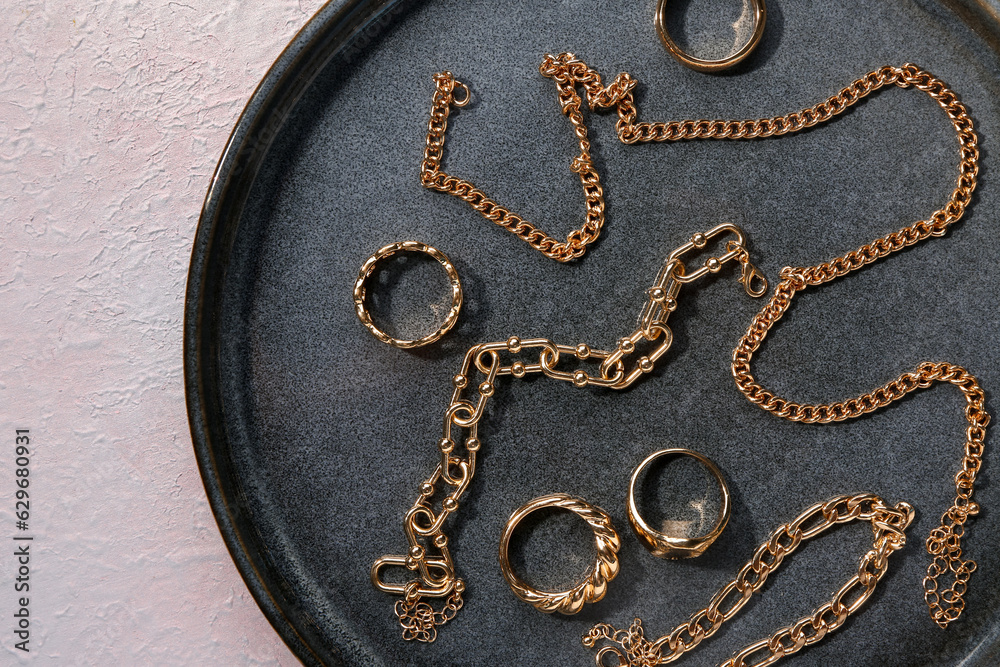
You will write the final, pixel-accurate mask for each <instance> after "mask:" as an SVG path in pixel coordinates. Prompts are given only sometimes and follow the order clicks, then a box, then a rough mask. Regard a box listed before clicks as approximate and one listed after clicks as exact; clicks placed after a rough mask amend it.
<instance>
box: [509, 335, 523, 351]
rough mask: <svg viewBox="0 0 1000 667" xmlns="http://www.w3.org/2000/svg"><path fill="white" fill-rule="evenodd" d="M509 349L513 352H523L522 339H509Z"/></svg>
mask: <svg viewBox="0 0 1000 667" xmlns="http://www.w3.org/2000/svg"><path fill="white" fill-rule="evenodd" d="M507 349H508V350H510V351H511V352H520V351H521V339H520V338H518V337H517V336H511V337H510V338H508V339H507Z"/></svg>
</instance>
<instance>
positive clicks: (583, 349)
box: [576, 343, 590, 359]
mask: <svg viewBox="0 0 1000 667" xmlns="http://www.w3.org/2000/svg"><path fill="white" fill-rule="evenodd" d="M589 356H590V346H589V345H587V344H586V343H580V344H579V345H577V346H576V358H577V359H586V358H588V357H589Z"/></svg>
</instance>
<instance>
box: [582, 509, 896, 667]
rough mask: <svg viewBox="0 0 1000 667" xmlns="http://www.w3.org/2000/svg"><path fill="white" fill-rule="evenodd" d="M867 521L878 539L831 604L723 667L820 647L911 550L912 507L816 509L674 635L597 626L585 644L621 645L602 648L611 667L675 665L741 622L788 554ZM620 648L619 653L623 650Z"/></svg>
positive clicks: (756, 666) (638, 626) (756, 665)
mask: <svg viewBox="0 0 1000 667" xmlns="http://www.w3.org/2000/svg"><path fill="white" fill-rule="evenodd" d="M854 520H861V521H868V522H869V523H871V525H872V532H873V533H874V539H873V543H872V548H871V550H869V551H868V553H866V554H865V555H864V556H863V557H862V558H861V563H860V565H858V573H857V574H856V575H854V576H853V577H851V579H850V580H848V582H847V583H846V584H844V585H843V586H842V587H841V588H840V590H838V591H837V592H836V593H835V594H834V595H833V599H832V600H830V602H827V603H826V604H824V605H823V606H821V607H820V608H819V609H817V610H816V611H815V612H813V613H812V614H811V615H809V616H806V617H804V618H802V619H799V620H798V621H796V622H795V623H793V624H791V625H790V626H787V627H784V628H781V629H780V630H778V631H777V632H775V633H774V634H772V635H771V636H770V637H768V638H767V639H762V640H760V641H758V642H755V643H753V644H750V645H749V646H747V647H746V648H744V649H743V650H741V651H739V652H738V653H736V654H735V655H734V656H733V657H732V658H730V659H729V660H727V661H726V662H724V663H723V664H722V665H721V667H763V665H770V664H773V663H774V662H776V661H777V660H778V659H780V658H782V657H784V656H786V655H791V654H793V653H795V652H797V651H798V650H799V649H801V648H802V647H803V646H810V645H812V644H815V643H816V642H818V641H820V640H821V639H823V637H825V636H826V635H827V633H829V632H833V631H834V630H836V629H837V628H839V627H840V626H841V625H843V624H844V621H846V620H847V617H848V616H849V615H850V614H853V613H854V612H856V611H857V610H858V609H859V608H860V607H861V605H863V604H864V603H865V602H866V601H867V600H868V598H869V597H871V594H872V593H873V592H874V591H875V585H876V584H877V583H878V582H879V580H880V579H881V578H882V576H883V575H884V574H885V573H886V569H887V568H888V559H889V556H891V555H892V554H893V553H894V552H896V551H898V550H899V549H902V548H903V546H904V545H905V544H906V535H905V532H904V531H905V530H906V528H907V527H908V526H909V525H910V522H911V521H912V520H913V508H912V507H911V506H910V505H909V504H908V503H899V504H898V505H896V506H895V507H892V506H890V505H887V504H886V503H885V501H883V500H882V499H881V498H879V497H878V496H873V495H869V494H859V495H854V496H837V497H834V498H831V499H830V500H828V501H826V502H822V503H816V504H815V505H813V506H812V507H810V508H808V509H807V510H805V511H804V512H802V514H800V515H799V516H798V517H796V518H795V520H793V521H791V522H790V523H786V524H784V525H781V526H778V528H777V529H775V531H774V532H773V533H771V536H770V538H768V540H767V541H766V542H764V543H763V544H761V545H760V546H759V547H758V548H757V551H756V552H754V555H753V557H752V558H751V559H750V562H748V563H747V564H746V565H744V566H743V568H742V569H740V571H739V573H738V574H737V575H736V578H735V579H733V580H732V581H730V582H729V583H728V584H726V585H725V586H723V587H722V588H721V589H719V591H718V592H717V593H716V594H715V595H714V596H713V597H712V600H711V602H709V604H708V606H707V607H706V608H705V609H702V610H700V611H696V612H695V613H694V614H693V615H692V616H691V618H689V619H688V620H687V621H685V622H684V623H681V624H680V625H678V626H677V627H676V628H674V630H673V632H671V633H670V634H668V635H664V636H662V637H660V638H659V639H657V640H656V641H650V640H649V639H646V637H645V634H644V632H643V628H642V621H640V620H639V619H638V618H637V619H635V620H634V621H632V625H631V626H630V627H629V628H628V629H627V630H617V629H615V628H614V627H613V626H611V625H608V624H607V623H598V624H597V625H595V626H594V627H593V628H591V630H590V632H588V633H587V634H586V635H584V637H583V644H584V646H586V647H588V648H594V646H595V645H596V644H597V642H599V641H601V640H605V639H607V640H610V641H612V642H614V643H616V644H618V647H615V646H604V647H603V648H601V649H600V650H599V651H598V653H597V656H596V657H595V660H596V662H597V664H598V665H602V666H603V665H605V664H606V663H605V662H604V657H605V655H608V654H610V655H614V656H616V657H617V658H618V664H619V665H620V666H623V667H624V666H626V665H627V666H629V667H654V665H663V664H666V663H669V662H673V661H675V660H677V659H678V658H680V657H681V656H682V655H684V654H685V653H687V652H688V651H690V650H692V649H693V648H694V647H696V646H697V645H698V644H700V643H701V642H702V640H704V639H706V638H708V637H711V636H712V635H714V634H715V632H716V630H718V629H719V628H720V627H721V626H722V624H723V623H725V622H726V621H728V620H729V619H730V618H732V617H733V616H735V615H736V614H737V613H738V612H739V611H740V609H742V608H743V606H744V605H745V604H746V603H747V601H748V600H749V599H750V597H751V596H752V595H753V594H754V593H756V592H757V591H758V590H760V588H761V587H762V586H763V585H764V582H765V581H767V577H768V575H769V574H771V572H774V571H775V570H777V569H778V567H779V566H780V565H781V563H782V561H783V560H784V558H785V556H787V555H788V554H790V553H792V552H793V551H795V550H796V549H797V548H798V547H799V545H800V544H801V543H802V542H803V541H805V540H809V539H812V538H814V537H816V536H817V535H820V534H822V533H824V532H825V531H826V530H828V529H829V528H831V527H833V526H834V525H836V524H838V523H847V522H848V521H854ZM619 647H620V648H619ZM755 654H763V655H761V657H760V659H759V660H757V661H756V662H753V663H750V662H747V660H748V658H750V657H751V656H754V655H755Z"/></svg>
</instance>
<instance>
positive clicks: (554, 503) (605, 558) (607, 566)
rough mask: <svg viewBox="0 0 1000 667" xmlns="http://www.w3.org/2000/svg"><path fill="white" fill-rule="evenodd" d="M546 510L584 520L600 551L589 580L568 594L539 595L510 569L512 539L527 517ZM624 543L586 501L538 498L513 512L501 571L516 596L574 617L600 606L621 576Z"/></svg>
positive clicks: (553, 496) (603, 515)
mask: <svg viewBox="0 0 1000 667" xmlns="http://www.w3.org/2000/svg"><path fill="white" fill-rule="evenodd" d="M543 507H560V508H562V509H567V510H569V511H571V512H573V513H574V514H576V515H577V516H580V517H581V518H583V520H584V521H586V522H587V523H588V524H589V525H590V529H591V530H593V531H594V545H595V546H596V547H597V561H596V562H595V563H594V564H593V565H592V566H591V567H590V569H589V570H588V571H587V576H586V578H585V579H584V580H583V581H582V582H580V583H579V584H577V585H576V586H574V587H573V588H572V589H570V590H568V591H562V592H555V593H548V592H543V591H539V590H537V589H535V588H532V587H531V586H529V585H528V584H526V583H524V581H522V580H521V578H520V577H518V576H517V574H515V573H514V569H513V568H512V567H511V565H510V559H509V558H508V554H507V552H508V549H509V545H510V536H511V535H512V534H513V532H514V528H515V527H517V524H519V523H520V522H521V521H522V520H523V519H524V517H526V516H528V515H529V514H531V513H532V512H534V511H535V510H539V509H542V508H543ZM620 548H621V540H620V539H619V537H618V533H617V532H615V528H614V526H612V525H611V517H609V516H608V515H607V513H606V512H605V511H604V510H602V509H601V508H599V507H595V506H593V505H591V504H590V503H588V502H587V501H585V500H582V499H580V498H577V497H576V496H570V495H567V494H565V493H553V494H551V495H548V496H541V497H539V498H535V499H534V500H532V501H531V502H529V503H528V504H527V505H524V506H523V507H521V508H520V509H518V510H517V511H516V512H514V513H513V514H512V515H511V516H510V519H508V520H507V526H506V527H505V528H504V531H503V537H502V538H500V571H501V572H503V578H504V579H506V580H507V584H508V585H510V589H511V590H512V591H514V595H516V596H517V597H519V598H520V599H522V600H524V601H525V602H527V603H528V604H530V605H532V606H534V607H535V608H536V609H538V610H540V611H544V612H545V613H546V614H551V613H552V612H555V611H558V612H559V613H561V614H575V613H577V612H578V611H580V610H581V609H583V605H585V604H587V603H588V602H597V601H598V600H600V599H601V598H603V597H604V594H605V593H607V591H608V582H609V581H611V580H612V579H614V578H615V576H616V575H617V574H618V550H619V549H620Z"/></svg>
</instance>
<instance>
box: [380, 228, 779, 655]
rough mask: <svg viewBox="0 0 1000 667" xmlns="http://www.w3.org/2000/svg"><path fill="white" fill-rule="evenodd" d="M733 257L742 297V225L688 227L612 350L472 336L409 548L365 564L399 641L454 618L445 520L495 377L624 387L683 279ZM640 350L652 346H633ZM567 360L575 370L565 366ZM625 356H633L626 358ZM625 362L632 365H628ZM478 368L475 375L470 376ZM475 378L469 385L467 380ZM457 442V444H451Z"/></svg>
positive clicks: (468, 468) (640, 365)
mask: <svg viewBox="0 0 1000 667" xmlns="http://www.w3.org/2000/svg"><path fill="white" fill-rule="evenodd" d="M724 236H725V237H728V238H727V240H726V241H725V242H724V243H723V248H724V249H725V252H724V253H723V254H722V255H721V256H719V257H709V258H708V259H707V260H705V261H704V263H703V265H702V266H701V267H699V268H698V269H695V270H694V271H693V272H691V273H690V274H689V273H687V271H686V268H685V264H684V262H683V259H684V257H685V256H686V255H687V254H688V253H690V252H692V250H702V249H704V248H706V247H707V246H708V243H709V242H710V241H711V240H712V239H715V238H716V237H724ZM731 261H735V262H738V263H739V264H740V265H741V266H742V267H743V268H742V271H741V272H740V275H739V280H740V281H741V282H742V283H743V285H744V288H745V289H746V291H747V292H748V293H750V294H751V295H756V296H761V295H763V291H758V292H753V291H752V289H753V288H752V287H751V279H750V278H748V276H755V277H756V280H758V281H759V280H763V276H761V275H760V273H759V272H758V271H757V269H755V268H754V267H753V265H752V264H750V260H749V254H748V253H747V251H746V240H745V238H744V235H743V232H742V230H740V229H739V228H738V227H735V226H733V225H727V224H724V225H718V226H717V227H715V228H713V229H711V230H709V231H708V232H705V233H698V234H695V235H694V236H693V237H692V238H691V241H690V242H688V243H686V244H685V245H683V246H681V247H680V248H678V249H677V250H675V251H674V252H673V253H671V254H670V255H669V256H668V257H667V259H666V260H665V262H664V265H663V268H662V269H661V270H660V272H659V274H658V275H657V279H656V282H655V283H654V284H653V286H652V287H651V288H650V289H649V290H647V295H648V301H647V303H646V305H645V306H644V307H643V311H642V314H641V315H640V317H639V323H638V325H637V329H636V330H635V331H634V332H633V333H632V334H630V335H628V336H626V337H624V338H622V339H621V340H619V341H618V346H617V347H616V348H615V349H614V351H611V352H606V351H604V350H597V349H593V348H591V347H590V346H589V345H586V344H583V343H581V344H579V345H576V346H569V345H559V344H557V343H555V342H553V341H551V340H549V339H547V338H529V339H521V338H518V337H516V336H514V337H511V338H508V339H507V340H506V341H502V342H495V343H480V344H478V345H474V346H472V347H471V348H469V350H468V352H466V354H465V358H464V359H463V361H462V367H461V370H460V371H459V373H458V374H456V375H455V376H454V377H453V378H452V387H453V391H452V396H451V401H450V403H449V404H448V409H447V410H446V411H445V416H444V426H443V429H442V434H441V439H440V440H438V452H439V454H440V460H439V462H438V464H437V466H436V467H435V469H434V472H433V473H432V474H431V476H430V477H429V478H427V479H426V480H425V481H424V482H423V483H422V484H421V485H420V488H419V496H418V498H417V500H416V502H415V503H414V504H413V506H412V507H411V508H410V510H409V511H408V512H407V513H406V517H405V518H404V521H403V528H404V532H405V533H406V539H407V544H408V547H409V548H408V552H407V554H406V555H405V556H402V555H386V556H382V557H381V558H379V559H378V560H376V561H375V563H374V564H373V565H372V569H371V579H372V583H373V584H374V585H375V587H376V588H378V589H379V590H381V591H384V592H387V593H393V594H397V595H403V596H404V599H403V600H399V601H397V603H396V615H397V616H398V617H399V620H400V624H401V625H402V627H403V638H404V639H416V640H418V641H424V642H431V641H434V639H435V638H436V636H437V631H436V626H440V625H443V624H444V623H446V622H448V621H449V620H450V619H451V618H452V617H454V615H455V612H457V611H458V609H459V608H460V607H461V605H462V593H463V592H464V591H465V582H464V581H463V580H462V579H460V578H459V577H458V576H457V574H456V572H455V564H454V561H453V560H452V556H451V552H450V550H449V548H448V537H447V536H446V535H445V533H444V525H445V522H446V520H447V519H448V517H449V516H450V515H452V514H453V513H454V512H455V511H457V510H458V506H459V501H460V500H461V498H462V495H463V494H464V493H465V491H466V489H467V488H468V486H469V482H470V481H471V480H472V476H473V474H475V470H476V454H477V452H478V451H479V450H480V448H481V447H482V442H481V441H480V439H479V422H480V420H481V419H482V417H483V414H484V413H485V411H486V404H487V402H488V400H489V399H490V398H491V397H492V396H493V395H494V394H495V393H496V388H497V380H498V379H499V378H504V377H512V378H515V379H521V378H523V377H525V376H526V375H529V374H538V373H540V374H542V375H545V376H546V377H549V378H552V379H555V380H562V381H564V382H570V383H572V384H573V385H575V386H577V387H581V388H582V387H587V386H592V387H607V388H611V389H625V388H626V387H629V386H631V385H632V384H633V383H635V382H636V381H637V380H638V379H639V378H640V377H642V375H644V374H646V373H649V372H651V371H652V370H653V368H654V366H655V363H656V361H657V360H658V359H659V358H660V357H662V356H663V354H665V353H666V351H667V350H668V349H669V348H670V344H671V343H672V341H673V335H672V334H671V332H670V328H669V327H668V326H667V319H668V317H669V316H670V313H671V312H672V311H673V310H674V309H675V308H676V297H677V295H678V293H679V291H680V289H681V287H682V285H683V284H684V283H688V282H691V280H692V279H693V278H696V277H700V276H702V275H705V274H706V273H716V272H718V271H719V270H721V268H722V266H723V265H724V264H725V263H727V262H731ZM639 347H651V348H652V349H651V350H649V351H645V352H643V351H640V350H639ZM568 359H572V360H574V361H575V362H576V364H575V367H567V365H566V364H565V363H564V361H565V360H568ZM633 359H634V361H633ZM588 363H589V364H591V365H594V364H598V365H599V366H598V367H597V368H596V369H594V370H595V371H596V372H588V371H587V370H586V369H585V368H584V367H583V365H584V364H588ZM630 364H634V366H632V367H631V368H629V366H630ZM477 373H478V376H477V375H476V374H477ZM474 377H477V379H478V384H476V381H474V380H473V378H474ZM460 442H461V443H462V445H461V447H460V446H459V443H460ZM399 566H401V567H405V568H406V569H408V570H410V571H411V572H416V573H417V576H418V578H417V579H414V580H412V581H410V582H408V583H406V584H393V583H388V582H386V581H385V580H384V579H383V570H384V569H385V568H387V567H399ZM435 597H447V598H448V601H447V602H446V603H445V608H444V610H443V611H441V612H436V611H434V609H433V608H432V607H431V606H430V605H429V604H427V603H426V602H421V599H422V598H435Z"/></svg>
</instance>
